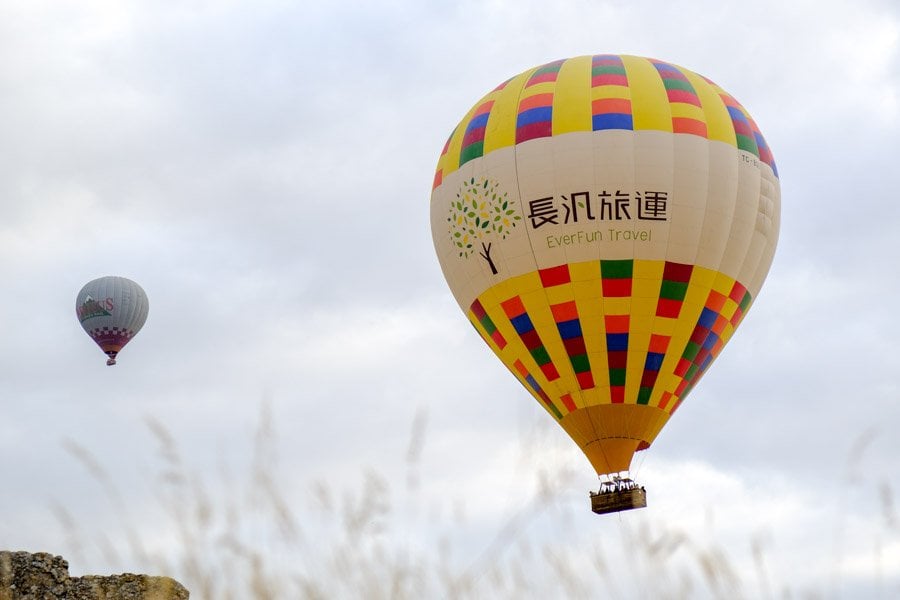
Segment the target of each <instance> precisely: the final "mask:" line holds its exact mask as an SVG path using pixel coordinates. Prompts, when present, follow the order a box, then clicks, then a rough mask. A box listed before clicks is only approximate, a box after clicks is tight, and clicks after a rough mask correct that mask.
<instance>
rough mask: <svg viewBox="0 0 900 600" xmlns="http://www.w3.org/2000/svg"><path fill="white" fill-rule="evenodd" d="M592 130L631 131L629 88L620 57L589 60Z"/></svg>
mask: <svg viewBox="0 0 900 600" xmlns="http://www.w3.org/2000/svg"><path fill="white" fill-rule="evenodd" d="M591 128H592V130H593V131H600V130H603V129H634V119H633V118H632V116H631V88H629V87H628V74H627V73H626V72H625V65H624V64H623V63H622V58H621V57H619V56H615V55H612V54H601V55H597V56H594V57H593V58H592V59H591Z"/></svg>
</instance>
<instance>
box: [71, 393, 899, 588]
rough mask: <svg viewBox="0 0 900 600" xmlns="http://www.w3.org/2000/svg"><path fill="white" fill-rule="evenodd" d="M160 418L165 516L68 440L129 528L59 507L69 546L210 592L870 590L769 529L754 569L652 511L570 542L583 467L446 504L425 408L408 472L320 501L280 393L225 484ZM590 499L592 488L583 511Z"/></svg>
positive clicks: (372, 477) (753, 546)
mask: <svg viewBox="0 0 900 600" xmlns="http://www.w3.org/2000/svg"><path fill="white" fill-rule="evenodd" d="M146 424H147V427H148V430H149V431H150V432H151V434H152V435H153V438H154V439H155V442H156V445H157V447H158V457H157V463H158V464H157V465H156V467H155V468H156V472H155V473H154V474H153V476H152V477H153V478H154V483H155V486H154V489H156V490H157V492H158V498H157V500H159V504H160V506H161V507H162V515H163V518H162V522H158V523H147V522H146V518H144V517H142V518H138V517H136V516H135V509H134V507H133V506H130V505H129V503H128V502H126V500H125V497H124V496H123V494H122V492H121V490H120V489H119V488H118V487H117V484H116V478H115V477H114V476H113V475H111V474H110V473H109V472H108V471H107V469H106V468H105V467H104V465H103V464H102V462H101V461H99V460H98V459H97V458H96V457H95V456H94V455H92V454H91V452H90V451H88V450H87V449H86V448H85V447H83V446H82V445H80V444H79V443H78V442H76V441H73V440H66V441H65V442H64V446H65V448H66V450H67V451H68V453H69V454H70V455H71V456H73V457H74V458H75V459H76V460H77V461H78V462H79V463H80V464H81V465H82V467H83V468H84V469H86V470H87V472H88V473H89V474H90V476H91V477H92V479H93V480H94V481H95V482H96V483H97V484H98V486H100V488H101V489H102V490H103V494H104V495H105V496H106V498H107V500H108V502H109V504H110V506H111V507H112V510H113V513H114V514H111V515H109V516H110V517H111V518H113V517H114V521H115V523H116V524H117V529H109V530H107V531H103V532H90V533H86V532H85V531H84V530H83V529H82V528H81V527H80V526H79V521H78V517H77V515H73V514H70V513H69V511H68V510H67V509H66V508H65V507H64V506H62V505H60V504H57V505H55V506H54V512H55V514H56V517H57V520H58V521H59V523H60V524H61V526H62V528H63V530H64V531H65V532H66V543H65V548H59V549H54V551H59V552H64V553H66V556H67V557H70V558H71V559H73V560H74V561H78V562H80V563H83V564H92V563H94V562H97V561H98V560H102V561H103V562H105V563H106V564H107V565H110V566H112V567H113V568H123V569H125V570H128V571H143V572H146V573H152V574H163V575H167V576H170V577H173V578H175V579H177V580H178V581H179V582H181V583H182V584H183V585H184V586H185V587H187V588H188V589H189V590H190V592H191V598H193V599H197V600H219V599H225V600H231V599H234V600H238V599H240V600H248V599H253V600H256V599H259V600H262V599H279V600H280V599H302V598H307V599H332V598H365V599H376V600H377V599H382V598H384V599H398V600H403V599H408V598H449V599H469V598H479V599H480V598H518V599H521V598H542V599H543V598H610V599H623V600H624V599H628V600H631V599H643V598H648V599H672V600H676V599H692V598H713V599H719V598H721V599H729V600H730V599H739V598H748V599H753V598H804V599H810V600H811V599H814V598H823V599H825V598H841V597H854V598H855V597H864V596H856V595H852V594H851V595H849V596H842V595H841V594H839V593H836V592H834V591H833V590H835V589H840V587H839V585H836V584H835V583H834V582H831V584H829V583H828V582H824V583H823V585H822V587H821V588H819V589H817V590H814V591H810V590H803V591H799V592H798V591H796V590H794V589H793V588H792V585H791V583H790V582H786V581H777V580H775V579H774V578H773V577H772V575H771V572H770V568H771V565H770V564H769V561H770V559H769V557H767V555H766V552H767V547H768V542H767V540H765V539H764V538H763V537H759V538H755V539H752V540H748V542H747V545H748V546H749V549H750V554H751V556H752V562H753V570H754V573H753V580H752V581H750V580H748V577H747V572H746V571H747V570H746V569H743V571H741V569H739V568H738V567H737V566H736V565H735V563H734V562H733V560H732V558H730V556H729V552H728V550H727V549H726V548H725V547H723V546H722V545H720V544H717V543H716V542H715V541H714V540H713V541H710V540H708V539H699V537H698V536H697V535H696V534H694V533H689V532H686V531H683V530H679V529H674V528H671V529H670V528H666V527H660V526H658V525H657V526H652V525H650V524H649V520H648V519H644V518H639V517H638V518H634V517H625V518H619V517H617V516H605V517H593V518H603V519H607V520H612V519H615V520H616V521H615V522H606V523H604V527H603V528H602V530H603V531H605V532H607V535H603V536H597V539H596V540H592V541H591V543H590V544H589V545H587V546H586V545H585V544H584V543H583V540H581V541H580V542H579V543H577V544H573V543H569V542H570V541H571V540H570V539H569V537H570V536H572V533H573V531H572V528H573V522H574V520H573V516H572V514H571V510H572V506H571V502H569V501H567V500H565V499H564V498H563V491H564V490H566V489H570V488H571V485H572V484H571V480H572V479H573V474H572V473H568V472H565V471H562V472H559V471H554V472H553V473H552V474H551V473H549V472H547V473H545V472H540V473H539V476H538V485H536V486H535V488H534V490H533V491H531V492H529V493H526V494H524V497H523V501H522V503H521V505H518V506H517V507H516V508H515V509H513V510H511V512H510V514H508V515H506V516H505V517H504V518H503V519H498V520H497V522H491V523H488V524H485V523H481V524H479V523H474V524H473V523H471V522H467V520H466V519H465V517H463V516H460V515H459V514H455V515H454V514H450V515H447V514H445V513H446V511H444V513H441V514H438V513H436V512H435V511H433V510H430V508H429V506H426V505H428V504H429V503H430V500H429V499H427V498H424V497H423V496H422V495H421V494H420V492H419V477H418V474H417V473H418V470H417V466H416V465H417V461H418V459H419V455H420V454H421V448H422V445H423V442H424V421H423V419H422V418H421V415H419V416H418V417H417V418H416V419H415V420H414V423H413V427H412V433H411V435H410V441H409V447H408V452H407V456H406V463H407V464H406V471H407V477H406V479H405V481H404V480H402V479H401V480H400V481H397V479H396V478H393V479H389V478H388V477H386V476H384V475H383V474H381V473H380V472H379V471H377V470H375V469H372V468H369V469H368V470H366V471H364V474H363V476H362V478H361V481H360V482H359V485H358V486H356V487H355V488H354V489H335V488H333V487H332V486H331V484H329V483H328V482H324V481H318V482H313V483H312V484H311V485H310V486H309V487H308V488H307V493H306V498H305V500H306V501H305V502H302V501H298V500H297V498H296V493H295V492H296V490H291V489H287V486H285V485H284V484H285V482H286V481H289V479H286V478H285V477H284V476H283V475H282V474H281V473H280V467H279V461H278V457H277V453H276V441H277V440H276V435H275V433H274V430H273V426H272V425H273V424H272V417H271V414H270V412H269V409H268V407H267V405H265V404H264V405H263V410H262V412H261V416H260V419H259V423H258V426H257V428H256V432H255V434H254V439H253V442H252V457H251V459H250V461H249V463H248V464H249V469H248V470H247V472H246V473H244V475H243V476H241V477H238V478H237V479H236V480H234V479H232V478H231V477H228V476H223V477H222V478H223V479H227V480H228V481H225V482H223V481H213V480H212V479H210V477H209V476H208V474H199V473H197V472H196V471H195V470H194V469H193V468H192V466H191V464H190V463H189V462H188V461H186V460H185V457H184V456H183V454H182V452H181V450H180V448H179V444H178V442H177V440H176V439H175V438H174V437H173V435H172V434H171V432H170V430H169V429H168V428H167V427H166V426H164V425H163V424H162V423H161V422H159V421H157V420H155V419H152V418H148V419H147V420H146ZM523 451H525V450H524V449H523ZM312 458H314V457H311V459H312ZM398 484H399V485H398ZM223 491H224V493H223ZM485 493H488V491H487V490H486V491H485ZM880 493H881V502H882V508H883V511H884V519H885V523H887V524H888V525H891V524H893V527H895V528H896V527H897V523H896V510H895V507H894V503H893V496H892V491H891V488H890V486H882V487H881V488H880ZM585 496H586V494H585ZM588 507H589V502H588V501H587V498H585V500H584V504H583V505H581V506H578V510H582V511H587V510H588ZM451 513H452V511H451ZM548 523H549V525H548ZM558 523H563V524H564V526H561V527H559V528H557V526H556V524H558ZM576 527H577V526H576ZM486 528H487V529H488V530H489V532H488V533H486V532H485V529H486ZM473 530H474V531H473ZM600 530H601V528H600V527H598V531H600ZM610 531H615V532H616V534H617V535H612V536H611V535H608V532H610ZM895 533H896V531H895ZM589 539H590V538H589ZM741 573H743V574H741ZM829 589H830V590H832V592H827V591H823V590H829ZM895 591H898V592H900V590H895ZM879 597H885V598H890V597H893V596H890V594H888V595H886V596H879ZM897 597H900V596H897Z"/></svg>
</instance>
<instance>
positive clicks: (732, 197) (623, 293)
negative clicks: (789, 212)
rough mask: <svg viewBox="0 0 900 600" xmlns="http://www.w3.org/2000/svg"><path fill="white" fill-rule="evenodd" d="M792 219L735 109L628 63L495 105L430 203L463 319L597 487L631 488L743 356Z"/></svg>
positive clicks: (474, 120)
mask: <svg viewBox="0 0 900 600" xmlns="http://www.w3.org/2000/svg"><path fill="white" fill-rule="evenodd" d="M779 215H780V191H779V183H778V173H777V170H776V168H775V163H774V160H773V158H772V153H771V151H770V150H769V148H768V146H767V144H766V142H765V139H764V138H763V136H762V135H761V133H760V132H759V128H758V127H757V126H756V124H755V123H754V122H753V120H752V119H751V118H750V116H749V114H748V113H747V112H746V110H744V108H743V107H742V106H741V105H740V104H739V103H737V102H736V101H735V100H734V98H732V97H731V96H730V95H728V94H727V93H726V92H724V91H723V90H722V89H721V88H719V87H718V86H716V85H715V84H713V83H712V82H710V81H709V80H707V79H705V78H703V77H701V76H700V75H697V74H695V73H693V72H691V71H688V70H687V69H683V68H681V67H677V66H675V65H671V64H668V63H665V62H662V61H658V60H652V59H645V58H640V57H634V56H617V55H596V56H583V57H577V58H572V59H568V60H561V61H554V62H552V63H548V64H546V65H543V66H540V67H536V68H534V69H531V70H529V71H526V72H524V73H522V74H520V75H518V76H516V77H513V78H511V79H509V80H507V81H506V82H504V83H502V84H501V85H500V86H498V87H497V88H495V89H494V90H492V91H491V92H490V93H488V94H487V95H486V96H485V97H484V98H483V99H482V100H480V101H479V102H478V103H476V105H475V106H474V107H473V108H472V110H470V111H469V113H468V114H467V115H466V117H464V118H463V120H462V121H461V122H460V124H459V125H458V126H457V128H456V129H455V130H454V132H453V133H452V134H451V136H450V138H449V139H448V140H447V143H446V144H445V146H444V148H443V150H442V152H441V157H440V159H439V162H438V167H437V170H436V173H435V178H434V186H433V191H432V200H431V221H432V233H433V238H434V244H435V249H436V251H437V254H438V258H439V260H440V262H441V267H442V270H443V272H444V275H445V277H446V279H447V282H448V284H449V285H450V288H451V290H452V291H453V293H454V295H455V297H456V299H457V302H458V303H459V305H460V307H461V308H462V309H463V310H464V311H465V312H466V314H467V315H468V318H469V319H470V321H471V322H472V324H473V325H474V326H475V329H476V330H477V331H478V333H479V334H480V335H481V336H482V337H483V338H484V340H485V342H486V343H487V344H488V345H489V346H490V347H491V349H492V350H493V351H494V352H495V353H496V354H497V356H498V357H499V358H500V359H501V361H502V362H503V363H504V364H505V365H506V366H507V368H509V370H510V371H511V372H512V373H513V375H514V376H515V377H516V378H517V379H519V381H520V382H521V383H522V384H523V385H524V386H525V388H526V389H527V390H528V391H529V392H530V393H531V394H532V395H533V396H534V397H535V398H536V399H537V400H538V401H539V402H540V403H541V404H542V405H543V406H544V407H545V408H546V409H547V411H548V412H550V413H551V414H552V415H553V416H554V418H555V419H556V420H557V421H558V422H559V423H560V425H561V426H562V427H563V429H565V431H566V432H567V433H569V435H570V436H571V437H572V438H573V439H574V440H575V441H576V442H577V443H578V444H579V446H581V448H582V450H584V452H585V454H586V455H587V457H588V459H589V460H590V461H591V463H592V464H593V466H594V467H595V469H596V470H597V472H598V473H601V474H602V473H613V472H618V471H623V470H627V468H628V467H629V465H630V462H631V456H632V454H633V453H634V451H635V450H638V449H642V448H646V447H647V446H649V445H650V444H651V443H652V442H653V441H654V439H655V438H656V436H657V434H658V433H659V431H660V429H661V428H662V426H663V425H664V424H665V423H666V421H667V420H668V419H669V417H670V416H671V415H672V413H673V412H674V411H676V410H677V409H678V407H679V406H680V405H681V404H682V402H683V401H684V400H685V398H686V397H687V396H688V394H689V393H690V391H691V390H692V389H693V387H694V386H695V385H696V384H697V382H698V381H699V380H700V378H701V377H702V375H703V374H704V373H705V372H706V371H707V370H708V368H709V367H710V365H711V364H712V362H713V361H714V360H715V358H716V357H717V356H718V355H719V353H720V352H721V350H722V348H723V347H724V346H725V344H726V343H727V342H728V341H729V340H730V339H731V337H732V336H733V334H734V332H735V329H736V328H737V326H738V325H739V324H740V322H741V319H742V318H743V316H744V315H745V313H746V312H747V310H748V309H749V307H750V304H751V302H752V300H753V299H754V298H755V297H756V295H757V294H758V293H759V290H760V288H761V286H762V282H763V280H764V279H765V276H766V274H767V272H768V270H769V266H770V265H771V262H772V258H773V256H774V251H775V245H776V242H777V238H778V225H779V218H780V217H779Z"/></svg>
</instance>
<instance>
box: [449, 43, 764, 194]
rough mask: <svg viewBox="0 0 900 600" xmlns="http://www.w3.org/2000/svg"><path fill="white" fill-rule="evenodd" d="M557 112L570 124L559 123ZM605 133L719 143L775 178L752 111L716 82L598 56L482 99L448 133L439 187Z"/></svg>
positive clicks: (563, 64) (528, 74) (672, 68)
mask: <svg viewBox="0 0 900 600" xmlns="http://www.w3.org/2000/svg"><path fill="white" fill-rule="evenodd" d="M638 95H640V96H641V97H642V98H644V101H643V102H641V103H640V104H639V105H638V103H636V102H635V100H634V99H635V97H637V96H638ZM648 99H649V100H648ZM556 112H561V113H565V115H566V116H565V118H560V119H557V118H555V113H556ZM720 117H721V118H720ZM608 129H624V130H634V131H638V130H646V129H651V130H661V131H670V132H672V133H684V134H689V135H696V136H700V137H705V138H709V139H715V140H719V141H722V142H725V143H728V144H730V145H733V146H735V147H737V148H740V149H742V150H746V151H747V152H750V153H752V154H755V155H756V156H757V157H758V158H759V159H760V160H761V161H763V162H764V163H766V164H768V165H769V166H770V167H772V169H773V171H775V173H776V175H777V172H778V171H777V169H776V168H775V161H774V158H773V156H772V152H771V150H770V149H769V146H768V144H767V143H766V141H765V139H764V138H763V136H762V134H761V133H760V131H759V128H758V127H756V125H755V123H753V120H752V119H751V118H750V117H749V114H748V113H747V111H746V110H744V108H743V107H742V106H741V105H740V104H739V103H738V102H737V101H736V100H735V99H734V98H733V97H731V96H730V95H728V94H727V93H726V92H725V91H723V90H722V89H721V88H720V87H718V86H717V85H716V84H715V83H713V82H712V81H710V80H708V79H706V78H704V77H702V76H700V75H697V74H696V73H693V72H692V71H689V70H688V69H684V68H682V67H678V66H676V65H672V64H670V63H666V62H663V61H660V60H654V59H648V58H642V57H637V56H627V55H613V54H600V55H595V56H584V57H575V58H570V59H566V60H560V61H556V62H552V63H549V64H546V65H543V66H541V67H537V68H535V69H531V70H528V71H525V72H524V73H521V74H519V75H517V76H516V77H513V78H511V79H509V80H508V81H506V82H504V83H503V84H501V85H500V86H498V87H497V88H496V89H494V90H492V91H491V92H490V93H489V94H487V95H486V96H485V97H484V98H482V99H481V100H480V101H479V102H478V103H477V104H476V105H475V106H474V107H473V108H472V109H471V110H470V111H469V113H468V114H467V115H466V117H465V118H464V119H463V120H462V122H461V123H460V124H459V126H457V127H456V129H455V130H454V132H453V133H452V134H451V136H450V139H449V141H448V144H447V146H448V147H447V151H446V152H444V153H442V154H441V158H440V159H439V160H438V167H437V169H436V174H435V182H436V183H435V187H437V185H439V183H437V182H440V181H442V180H443V178H444V177H446V176H447V175H448V174H449V173H451V172H453V171H455V170H456V169H458V168H459V167H460V166H462V165H463V164H465V163H466V162H468V161H470V160H472V159H473V158H477V157H480V156H483V155H485V154H487V153H488V152H490V151H492V150H496V149H499V148H503V147H507V146H512V145H515V144H519V143H522V142H525V141H528V140H531V139H536V138H541V137H550V136H555V135H562V134H566V133H570V132H573V131H601V130H608Z"/></svg>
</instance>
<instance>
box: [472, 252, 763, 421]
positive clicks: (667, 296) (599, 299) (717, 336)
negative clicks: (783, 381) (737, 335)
mask: <svg viewBox="0 0 900 600" xmlns="http://www.w3.org/2000/svg"><path fill="white" fill-rule="evenodd" d="M591 273H594V283H593V284H591V283H590V282H589V281H588V282H585V277H587V276H589V275H590V274H591ZM573 274H574V275H576V276H577V279H578V281H575V277H573ZM535 277H536V278H537V281H539V282H540V283H539V285H540V287H541V288H542V289H543V290H544V294H546V295H540V294H535V293H534V292H531V293H526V291H525V290H529V289H533V288H534V283H535ZM638 280H640V286H641V288H642V289H655V290H657V296H658V297H657V298H656V300H655V301H653V302H645V303H643V304H640V305H638V304H635V303H634V302H633V301H634V298H633V297H632V293H633V292H634V291H635V290H636V289H637V288H636V286H637V285H638ZM592 286H595V287H592ZM517 290H518V293H517ZM548 299H551V301H550V302H549V303H548ZM553 299H558V301H553ZM750 303H751V297H750V293H749V292H748V291H747V289H746V288H745V287H744V286H743V285H742V284H741V283H740V282H737V281H735V280H733V279H731V278H729V277H727V276H725V275H723V274H721V273H718V272H715V271H710V270H708V269H704V268H702V267H697V266H691V265H683V264H677V263H672V262H665V261H663V262H660V261H640V260H601V261H593V262H587V263H577V264H564V265H559V266H557V267H553V268H549V269H542V270H540V271H538V272H537V273H530V274H528V275H523V276H520V277H517V278H513V279H510V280H507V281H505V282H503V283H500V284H498V285H497V286H496V287H495V288H492V289H491V290H489V291H488V292H486V293H485V294H483V295H482V296H481V297H480V298H479V299H478V300H476V302H474V303H473V304H472V307H471V310H470V313H469V316H470V319H471V320H472V322H473V324H475V326H476V329H478V330H479V333H481V334H482V337H484V338H485V340H491V341H493V344H491V347H492V349H493V350H494V351H495V352H496V353H497V355H498V356H499V357H500V358H501V360H503V362H504V363H506V364H507V366H508V367H510V369H511V370H512V371H513V372H514V373H518V374H519V375H520V376H521V379H522V382H523V384H525V386H526V387H527V388H528V389H529V390H530V391H531V392H532V393H533V394H534V396H535V397H536V398H537V399H538V400H540V402H541V403H542V404H544V405H545V406H547V407H548V409H549V410H550V412H551V413H553V414H554V415H555V416H556V417H557V419H562V417H563V416H564V415H565V414H568V413H569V412H571V411H573V410H576V409H577V408H581V407H585V406H590V405H594V404H642V405H649V406H655V407H658V408H660V409H662V410H665V411H667V412H669V413H671V412H673V411H674V410H675V409H676V408H677V407H678V405H679V404H680V403H681V402H682V401H683V400H684V398H685V397H686V396H687V395H688V393H689V392H690V390H691V389H692V387H693V386H694V385H695V384H696V382H697V381H698V380H699V379H700V377H701V376H702V374H703V373H704V372H705V371H706V370H707V369H708V368H709V366H710V364H711V363H712V362H713V360H714V359H715V358H716V356H718V354H719V352H720V351H721V350H722V347H723V346H724V345H725V343H726V342H727V341H728V339H729V338H730V337H731V335H732V334H733V332H734V330H735V328H736V327H737V325H738V324H739V323H740V320H741V318H742V317H743V315H744V313H745V312H746V310H747V308H748V307H749V305H750ZM532 305H533V306H532ZM626 306H629V307H630V308H631V310H630V312H628V311H625V310H623V309H624V307H626ZM638 306H643V307H646V308H644V309H639V308H638ZM619 307H621V308H622V309H619ZM641 310H645V311H646V314H642V313H641ZM641 322H644V323H646V322H650V323H651V326H650V330H649V331H648V330H646V328H643V329H641V328H637V327H636V324H637V323H641ZM498 340H503V342H502V344H501V342H499V341H498ZM551 407H552V408H551Z"/></svg>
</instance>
